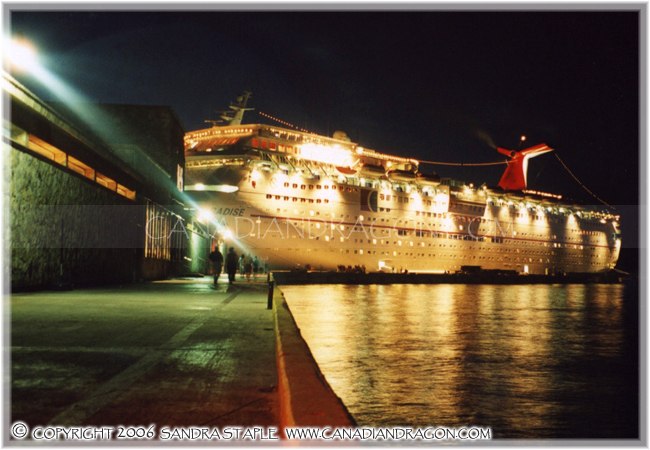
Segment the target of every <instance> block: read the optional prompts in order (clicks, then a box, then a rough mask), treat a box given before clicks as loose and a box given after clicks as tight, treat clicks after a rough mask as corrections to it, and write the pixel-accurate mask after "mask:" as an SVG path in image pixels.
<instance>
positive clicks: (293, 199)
mask: <svg viewBox="0 0 650 450" xmlns="http://www.w3.org/2000/svg"><path fill="white" fill-rule="evenodd" d="M249 96H250V93H245V94H244V95H243V96H242V97H240V98H238V101H237V102H235V103H234V104H232V105H231V106H230V110H229V111H228V112H226V113H224V114H223V116H222V118H223V120H224V121H225V123H224V124H219V123H214V125H213V126H211V127H210V128H206V129H201V130H196V131H192V132H188V133H186V135H185V160H186V164H185V186H184V190H185V191H186V192H188V193H189V195H191V197H192V198H193V199H194V201H195V202H196V204H197V207H198V208H199V210H200V211H201V215H202V217H201V220H203V221H205V222H207V225H208V228H210V227H211V226H212V227H213V228H212V230H213V231H212V232H213V233H214V236H213V237H214V239H215V243H216V242H218V243H219V244H221V245H223V247H224V248H225V247H231V246H232V247H235V249H236V250H237V252H238V253H246V254H249V255H255V256H257V257H258V258H259V259H260V260H261V261H263V262H264V263H265V264H266V265H267V266H268V268H270V269H296V268H300V269H311V270H347V269H349V268H353V267H356V268H361V269H362V270H365V271H368V272H372V271H388V272H406V271H408V272H427V273H455V272H459V271H463V270H467V269H468V268H471V269H472V270H495V271H501V270H502V271H508V272H509V273H515V272H516V273H521V274H543V275H556V274H561V273H595V272H604V271H609V270H611V269H613V268H614V267H615V265H616V261H617V259H618V256H619V252H620V248H621V233H620V225H619V216H618V215H616V214H614V213H613V212H612V211H611V210H609V209H607V208H600V207H596V206H580V205H576V204H568V203H567V202H563V201H562V198H561V196H560V195H556V194H550V193H544V192H538V191H534V190H531V189H528V186H527V180H526V171H527V166H528V161H529V159H530V158H532V157H535V156H538V155H541V154H543V153H546V152H549V151H552V149H551V148H550V147H548V146H547V145H545V144H539V145H536V146H533V147H530V148H527V149H524V150H520V151H512V150H507V149H503V148H498V150H499V152H500V153H502V154H503V155H504V156H505V157H506V159H505V160H504V165H505V167H506V169H505V172H504V174H503V176H502V177H501V179H500V181H499V183H498V186H496V187H493V188H490V187H488V186H487V185H481V186H476V185H473V184H471V183H464V182H462V181H458V180H453V179H445V178H440V177H438V176H435V175H429V176H427V175H423V174H422V173H421V171H420V170H419V166H420V162H419V161H418V160H416V159H413V158H407V157H402V156H395V155H389V154H385V153H381V152H379V151H376V150H373V149H369V148H366V147H363V146H361V145H359V144H357V143H354V142H352V141H351V140H350V139H349V138H348V137H347V136H346V134H345V133H343V132H335V133H334V134H333V136H332V137H326V136H322V135H318V134H314V133H310V132H308V131H307V130H300V129H296V128H295V127H293V126H291V125H290V124H288V123H282V122H280V123H282V125H283V126H272V125H266V124H242V121H243V120H242V119H243V115H244V112H245V111H247V110H249V109H250V108H246V103H247V101H248V98H249Z"/></svg>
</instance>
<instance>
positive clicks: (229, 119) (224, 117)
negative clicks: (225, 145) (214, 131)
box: [205, 91, 255, 127]
mask: <svg viewBox="0 0 650 450" xmlns="http://www.w3.org/2000/svg"><path fill="white" fill-rule="evenodd" d="M252 96H253V93H252V92H251V91H244V93H243V94H242V95H240V96H239V97H237V99H236V100H235V102H231V103H230V106H229V107H228V108H230V109H229V110H226V111H217V113H219V120H205V122H206V123H211V124H212V126H214V127H216V126H228V125H241V123H242V120H243V119H244V112H246V111H253V110H254V109H255V108H246V104H247V103H248V100H250V98H251V97H252Z"/></svg>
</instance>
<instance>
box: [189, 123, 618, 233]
mask: <svg viewBox="0 0 650 450" xmlns="http://www.w3.org/2000/svg"><path fill="white" fill-rule="evenodd" d="M259 114H260V115H261V116H263V117H266V118H268V119H271V120H274V121H276V122H278V123H280V124H282V125H285V126H288V127H290V128H295V129H297V130H299V131H302V132H305V133H311V132H310V131H309V130H307V129H304V128H300V127H297V126H295V125H293V124H291V123H289V122H286V121H283V120H282V119H278V118H277V117H274V116H271V115H270V114H266V113H263V112H261V111H260V112H259ZM226 131H229V132H230V133H232V134H235V133H250V132H252V128H241V129H232V130H226ZM206 134H207V132H203V133H202V134H201V135H206ZM276 135H277V133H276ZM522 139H524V138H523V137H522ZM308 145H309V144H308ZM311 145H314V144H313V143H312V144H311ZM316 146H317V147H318V148H317V149H316V148H313V149H312V150H314V151H318V150H323V149H324V147H325V146H323V145H318V144H316ZM309 148H310V147H309ZM334 149H335V150H338V151H342V150H343V149H342V148H340V147H335V148H334ZM355 153H356V154H357V155H359V156H362V155H364V153H366V150H365V149H364V148H363V147H361V146H357V147H356V148H355ZM371 153H372V157H382V156H383V157H385V159H387V158H386V156H387V155H382V154H380V153H376V152H371ZM407 161H408V162H412V163H415V164H416V165H417V163H418V162H417V161H416V160H412V159H408V160H407ZM323 162H326V163H332V164H336V162H333V161H323ZM357 163H358V161H357ZM353 165H356V164H351V166H353ZM392 165H393V163H392V161H386V168H387V170H388V169H390V168H391V167H392ZM341 178H344V177H343V176H341ZM359 181H360V183H361V184H362V185H363V184H365V179H364V178H360V180H359ZM381 186H382V188H383V189H389V188H390V186H389V185H388V184H387V183H385V182H382V183H381ZM395 186H400V185H399V184H393V186H392V187H393V188H394V187H395ZM412 188H413V186H412V185H411V184H409V183H406V184H404V191H405V192H406V193H410V192H411V189H412ZM421 190H422V193H424V194H425V195H430V192H429V191H430V190H431V188H429V187H428V186H425V187H422V188H421ZM486 190H487V187H486V186H485V185H483V186H481V188H480V189H474V186H473V184H472V183H470V184H469V185H465V186H464V189H463V192H464V193H465V194H475V193H476V191H478V194H479V195H481V196H485V195H486ZM524 193H527V194H533V195H541V196H544V197H551V198H555V199H561V198H562V196H561V195H556V194H549V193H546V192H541V191H534V190H526V191H524ZM487 201H488V202H490V201H491V198H490V197H488V198H487ZM497 204H498V206H501V207H505V206H506V204H505V202H504V201H503V200H499V201H498V202H497ZM507 206H508V207H510V208H512V207H513V206H514V208H515V209H516V210H520V209H527V210H530V212H536V213H540V214H545V213H546V212H550V213H554V214H560V215H565V214H567V213H568V215H569V216H573V215H576V216H577V217H580V218H582V216H583V213H582V212H581V211H575V212H574V211H572V210H570V209H565V208H563V207H560V208H553V207H550V206H549V207H546V208H544V207H543V206H537V207H535V206H533V205H531V204H530V203H526V204H524V203H519V205H515V204H514V202H512V201H508V202H507ZM605 215H606V216H607V217H613V218H614V219H615V220H617V221H618V220H619V217H618V216H612V215H611V214H605ZM600 221H601V222H602V223H605V222H606V221H605V219H604V218H602V219H601V220H600Z"/></svg>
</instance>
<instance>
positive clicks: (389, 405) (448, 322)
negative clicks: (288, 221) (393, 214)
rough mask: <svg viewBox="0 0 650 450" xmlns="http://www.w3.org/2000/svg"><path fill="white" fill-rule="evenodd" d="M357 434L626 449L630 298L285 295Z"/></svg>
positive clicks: (524, 290)
mask: <svg viewBox="0 0 650 450" xmlns="http://www.w3.org/2000/svg"><path fill="white" fill-rule="evenodd" d="M282 291H283V292H284V293H285V297H286V299H287V302H288V304H289V306H290V309H291V311H292V313H293V315H294V317H295V319H296V322H297V323H298V326H299V327H300V329H301V332H302V334H303V336H304V338H305V340H306V341H307V343H308V344H309V347H310V349H311V350H312V353H313V354H314V357H315V358H316V360H317V362H318V364H319V366H320V367H321V370H322V372H323V373H324V375H325V377H326V378H327V380H328V382H329V383H330V385H331V386H332V388H333V389H334V391H335V392H336V393H337V395H339V397H341V399H342V400H343V402H344V403H345V404H346V405H347V407H348V409H349V410H350V413H351V414H352V415H353V416H354V417H355V418H356V420H357V422H358V423H359V424H360V425H374V426H379V425H410V426H425V425H445V426H462V425H479V426H491V427H492V430H493V436H494V437H497V438H499V437H500V438H508V437H524V438H560V437H562V438H569V437H573V438H595V437H610V438H630V437H636V436H637V434H638V428H637V408H638V392H637V380H638V379H637V367H638V365H637V361H638V357H637V344H636V339H637V328H636V323H637V322H636V321H637V317H636V315H637V305H636V303H635V302H636V298H635V295H636V292H634V289H628V291H627V293H626V287H625V286H624V285H524V286H498V285H371V286H346V285H328V286H322V285H321V286H284V287H282Z"/></svg>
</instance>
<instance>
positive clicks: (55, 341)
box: [5, 277, 353, 429]
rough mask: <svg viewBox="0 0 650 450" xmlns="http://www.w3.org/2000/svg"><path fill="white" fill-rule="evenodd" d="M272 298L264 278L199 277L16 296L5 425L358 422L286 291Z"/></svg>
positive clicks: (12, 302) (12, 308)
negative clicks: (334, 388) (322, 367)
mask: <svg viewBox="0 0 650 450" xmlns="http://www.w3.org/2000/svg"><path fill="white" fill-rule="evenodd" d="M223 279H224V278H223V277H222V280H223ZM267 293H268V284H267V282H266V278H258V279H257V280H255V281H250V282H245V281H240V280H238V281H237V282H236V283H235V284H234V285H232V286H229V285H228V284H227V283H226V282H224V281H221V282H220V284H219V285H218V286H217V287H216V288H215V287H214V286H213V285H212V279H211V278H210V277H203V278H187V279H175V280H168V281H161V282H152V283H143V284H135V285H127V286H118V287H108V288H94V289H79V290H76V289H75V290H70V291H60V292H57V291H47V292H33V293H14V294H11V295H10V296H9V298H8V300H9V301H8V302H5V303H6V304H8V305H9V311H8V316H9V317H8V320H7V318H6V320H5V328H8V330H7V329H6V330H5V335H6V336H5V341H6V343H7V344H8V345H9V346H10V352H8V353H9V361H7V362H9V363H10V372H9V373H10V380H9V383H5V384H6V385H8V386H9V389H8V391H9V392H7V391H5V393H6V394H8V398H9V406H8V411H6V414H5V417H6V418H10V422H11V423H12V424H13V423H15V422H17V421H20V422H23V423H24V424H25V425H27V427H29V428H30V429H33V427H35V426H55V425H56V426H97V427H99V426H113V427H116V426H119V425H126V426H150V425H152V424H155V425H156V426H157V427H158V428H159V427H161V426H173V427H182V426H201V427H226V426H241V427H252V426H259V427H275V428H278V427H283V426H291V425H325V424H332V425H350V424H353V421H352V419H351V417H349V415H347V411H345V407H344V406H343V405H342V403H341V402H340V400H339V399H338V398H337V397H336V396H335V395H334V394H333V393H332V392H331V391H330V390H329V386H328V385H327V383H326V382H325V381H324V378H323V377H322V375H321V374H320V371H319V369H318V367H317V365H316V364H315V362H314V361H313V359H312V357H311V354H310V352H309V350H308V347H307V345H306V344H305V343H304V341H303V340H302V337H301V336H300V332H299V330H298V329H297V327H296V326H295V323H294V322H293V319H292V317H291V314H290V313H288V309H287V308H286V303H285V302H284V301H283V298H282V295H281V292H279V290H278V289H277V288H276V289H275V291H274V295H275V297H274V301H275V302H276V305H275V306H276V307H275V309H274V310H269V309H267ZM6 312H7V311H6ZM278 314H279V315H280V316H279V318H278ZM5 315H7V314H5ZM6 373H7V372H6ZM279 381H280V382H279ZM305 383H306V384H305ZM328 397H329V398H328ZM5 398H7V397H5ZM323 398H325V399H323ZM5 403H7V402H5ZM5 408H7V405H5ZM328 408H329V409H328ZM329 411H334V412H333V413H332V414H330V412H329Z"/></svg>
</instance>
